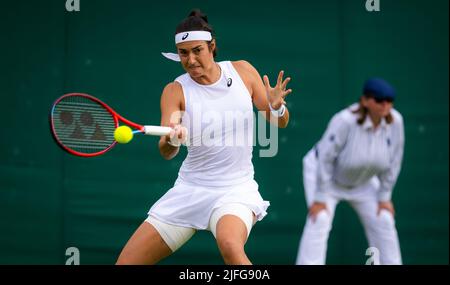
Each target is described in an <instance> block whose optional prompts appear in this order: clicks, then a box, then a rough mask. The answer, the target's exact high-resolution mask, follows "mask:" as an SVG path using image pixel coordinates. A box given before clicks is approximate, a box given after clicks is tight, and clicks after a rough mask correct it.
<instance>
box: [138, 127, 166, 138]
mask: <svg viewBox="0 0 450 285" xmlns="http://www.w3.org/2000/svg"><path fill="white" fill-rule="evenodd" d="M171 130H172V128H170V127H160V126H144V134H146V135H151V136H166V135H168V134H170V131H171Z"/></svg>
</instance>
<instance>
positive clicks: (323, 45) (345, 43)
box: [0, 0, 449, 264]
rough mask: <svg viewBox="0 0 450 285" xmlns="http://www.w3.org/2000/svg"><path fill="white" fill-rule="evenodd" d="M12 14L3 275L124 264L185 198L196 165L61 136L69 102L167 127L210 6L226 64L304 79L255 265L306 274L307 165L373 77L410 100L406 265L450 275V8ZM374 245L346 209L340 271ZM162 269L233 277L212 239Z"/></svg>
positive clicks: (99, 9) (105, 4) (270, 191)
mask: <svg viewBox="0 0 450 285" xmlns="http://www.w3.org/2000/svg"><path fill="white" fill-rule="evenodd" d="M157 2H159V1H146V0H145V1H144V0H133V1H131V0H130V1H118V0H117V1H107V0H89V1H88V0H81V11H80V12H72V13H68V12H66V11H65V0H45V1H31V0H29V1H25V0H21V1H13V0H2V1H0V7H1V17H0V29H1V30H0V31H1V35H2V36H1V47H0V59H1V61H0V64H1V65H0V66H1V77H0V83H1V88H0V90H1V91H0V94H1V99H2V100H1V102H2V112H1V113H0V121H1V122H2V131H1V132H0V133H1V140H0V159H1V160H0V264H64V262H65V258H66V257H65V255H64V254H65V249H66V248H67V247H70V246H76V247H78V248H79V249H80V251H81V263H82V264H110V263H114V261H115V259H116V258H117V256H118V254H119V252H120V250H121V248H122V246H123V245H124V244H125V242H126V241H127V239H128V238H129V236H130V235H131V234H132V233H133V232H134V230H135V229H136V227H137V226H138V225H139V224H140V222H141V221H142V220H143V219H144V218H145V217H146V212H147V210H148V209H149V208H150V206H151V205H152V204H153V203H154V202H155V201H156V200H157V199H158V198H159V197H160V196H162V195H163V194H164V193H165V191H166V190H167V189H169V188H170V187H171V185H172V184H173V182H174V180H175V179H176V176H177V170H178V168H179V166H180V164H181V162H182V160H183V158H184V156H185V152H184V151H183V152H182V153H180V155H179V156H178V157H176V158H175V159H174V160H172V161H165V160H163V159H162V158H161V157H160V156H159V152H158V149H157V139H156V138H154V137H141V138H135V139H134V140H133V141H132V142H131V143H130V144H129V145H125V146H123V145H119V146H117V147H116V148H114V149H113V150H112V151H111V152H109V153H107V154H106V155H104V156H102V157H97V158H92V159H83V158H78V157H72V156H70V155H68V154H66V153H63V152H62V151H61V150H60V149H59V148H58V147H57V146H56V144H55V143H54V142H53V140H52V138H51V135H50V132H49V126H48V112H49V108H50V106H51V104H52V102H53V101H54V100H55V99H56V98H57V97H59V96H61V95H62V94H64V93H67V92H85V93H89V94H92V95H94V96H96V97H99V98H101V99H102V100H104V101H105V102H107V103H108V104H110V105H111V106H113V107H114V108H115V109H116V110H117V111H118V112H120V113H121V114H122V115H124V116H125V117H128V118H130V119H132V120H134V121H137V122H141V123H147V124H154V123H157V122H159V116H160V114H159V97H160V94H161V91H162V89H163V87H164V86H165V84H167V83H168V82H170V81H172V80H173V79H174V78H175V77H176V76H178V75H179V74H181V73H182V72H183V71H182V68H181V67H180V66H179V65H178V64H177V63H174V62H169V61H168V60H165V59H164V58H163V57H162V56H161V55H160V52H161V51H173V50H174V45H173V32H174V29H175V26H176V24H177V23H178V22H179V21H180V20H181V19H183V18H184V17H185V16H186V15H187V14H188V12H189V11H190V9H191V8H194V7H200V8H201V9H203V10H204V11H205V12H206V13H207V14H208V16H209V19H210V22H211V23H212V24H213V26H214V27H215V29H216V32H217V36H218V45H219V56H218V60H238V59H246V60H248V61H249V62H251V63H252V64H253V65H254V66H255V67H256V68H257V69H258V70H259V71H260V73H261V74H266V73H267V74H268V75H269V76H270V78H274V77H275V76H276V74H277V72H278V71H279V70H280V69H284V70H285V71H286V73H287V74H288V75H289V76H292V83H291V87H292V88H293V90H294V93H293V94H292V95H289V98H288V102H289V104H288V105H289V109H290V112H291V121H290V125H289V127H288V128H287V129H284V130H280V133H279V135H280V142H281V143H280V149H279V152H278V155H277V156H276V157H274V158H259V157H258V155H257V152H256V151H257V150H258V148H256V149H255V152H254V160H253V161H254V165H255V169H256V180H257V181H258V183H259V185H260V192H261V193H262V195H263V197H264V198H265V199H266V200H270V201H271V206H270V208H269V214H268V216H267V217H266V218H265V219H264V220H263V221H262V222H260V223H258V224H257V225H256V226H255V228H254V229H253V230H252V235H251V238H250V240H249V242H248V243H247V247H246V248H247V252H248V255H249V257H250V258H251V259H252V261H253V262H254V263H256V264H294V262H295V257H296V254H297V247H298V242H299V238H300V234H301V231H302V229H303V225H304V221H305V215H306V206H305V202H304V194H303V186H302V177H301V173H302V169H301V168H302V166H301V159H302V156H303V155H304V154H305V153H306V152H307V151H308V149H309V148H310V147H311V146H312V145H313V144H314V143H315V142H316V141H317V140H318V139H319V138H320V136H321V135H322V132H323V131H324V130H325V127H326V124H327V122H328V120H329V119H330V118H331V116H332V115H333V114H334V113H335V112H336V111H338V110H340V109H341V108H343V107H345V106H346V105H348V104H350V103H352V102H354V101H355V100H356V99H357V98H358V96H359V95H360V90H361V85H362V83H363V82H364V80H365V79H366V78H367V77H369V76H381V77H384V78H386V79H387V80H388V81H390V82H392V83H393V85H395V87H396V89H397V91H398V100H397V102H396V108H397V109H398V110H399V111H401V112H402V114H403V115H404V120H405V131H406V148H405V158H404V163H403V169H402V172H401V174H400V177H399V180H398V183H397V187H396V188H395V192H394V195H393V199H394V202H395V205H396V209H397V227H398V231H399V235H400V241H401V247H402V254H403V259H404V262H405V263H406V264H448V261H449V259H448V243H449V242H448V225H449V220H448V217H449V212H448V193H449V184H448V170H449V169H448V149H449V141H448V98H449V90H448V76H449V71H448V63H449V58H448V48H449V45H448V1H447V0H433V1H423V0H415V1H412V0H390V1H387V0H381V11H380V12H373V13H369V12H367V11H366V10H365V0H345V1H340V0H326V1H325V0H324V1H313V0H304V1H288V0H280V1H228V2H224V1H175V0H173V1H170V2H165V3H164V5H163V4H157ZM366 248H367V244H366V241H365V237H364V233H363V230H362V227H361V225H360V224H359V221H358V218H357V216H356V214H355V213H354V212H353V210H352V209H351V208H350V207H349V206H348V205H346V204H341V205H340V206H339V207H338V209H337V213H336V218H335V221H334V229H333V231H332V233H331V237H330V244H329V252H328V262H329V263H332V264H349V263H351V264H364V263H365V260H366V258H367V257H366V256H365V255H364V254H365V249H366ZM162 263H163V264H221V263H222V260H221V258H220V255H219V253H218V250H217V248H216V246H215V242H214V239H213V237H212V235H211V234H210V233H207V232H199V233H197V234H196V235H195V236H194V238H193V239H191V241H189V243H187V244H186V245H185V246H184V247H183V248H182V249H181V250H179V251H178V252H176V253H175V254H174V255H173V256H171V257H169V258H167V259H166V260H164V261H163V262H162Z"/></svg>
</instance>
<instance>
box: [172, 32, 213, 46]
mask: <svg viewBox="0 0 450 285" xmlns="http://www.w3.org/2000/svg"><path fill="white" fill-rule="evenodd" d="M210 40H212V36H211V33H210V32H207V31H188V32H182V33H178V34H176V35H175V44H179V43H184V42H189V41H210Z"/></svg>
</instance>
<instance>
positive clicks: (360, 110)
mask: <svg viewBox="0 0 450 285" xmlns="http://www.w3.org/2000/svg"><path fill="white" fill-rule="evenodd" d="M363 96H366V97H368V95H363ZM363 96H361V98H360V99H359V106H358V108H356V109H355V110H353V111H352V113H354V114H359V117H358V119H357V120H356V122H358V125H362V124H363V123H364V121H365V120H366V117H367V114H369V110H368V109H367V108H366V107H364V106H363V104H362V102H361V101H362V97H363ZM384 119H385V120H386V123H388V124H390V123H392V122H393V121H394V117H392V114H391V113H390V112H389V114H387V116H386V117H384Z"/></svg>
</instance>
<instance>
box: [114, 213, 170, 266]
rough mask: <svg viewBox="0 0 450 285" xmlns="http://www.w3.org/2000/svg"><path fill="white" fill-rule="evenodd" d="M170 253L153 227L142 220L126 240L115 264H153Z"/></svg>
mask: <svg viewBox="0 0 450 285" xmlns="http://www.w3.org/2000/svg"><path fill="white" fill-rule="evenodd" d="M170 254H172V251H171V250H170V248H169V246H167V244H166V243H165V242H164V240H163V239H162V238H161V236H160V234H159V233H158V231H157V230H156V229H155V227H153V226H152V225H151V224H149V223H147V222H143V223H142V224H141V225H140V226H139V228H138V229H137V230H136V231H135V232H134V234H133V235H132V236H131V238H130V239H129V240H128V242H127V244H126V245H125V247H124V248H123V250H122V252H121V253H120V255H119V258H118V259H117V262H116V265H131V264H141V265H150V264H155V263H157V262H158V261H160V260H161V259H163V258H165V257H167V256H169V255H170Z"/></svg>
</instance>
